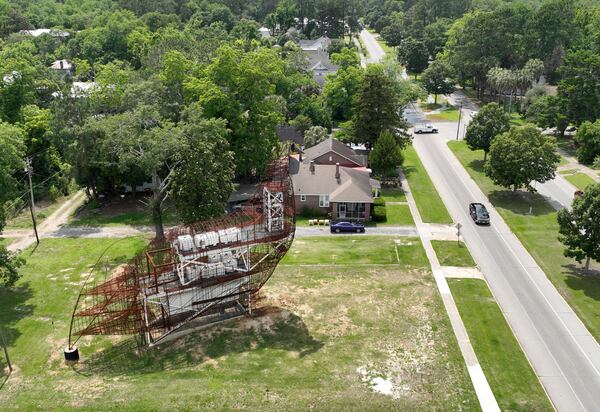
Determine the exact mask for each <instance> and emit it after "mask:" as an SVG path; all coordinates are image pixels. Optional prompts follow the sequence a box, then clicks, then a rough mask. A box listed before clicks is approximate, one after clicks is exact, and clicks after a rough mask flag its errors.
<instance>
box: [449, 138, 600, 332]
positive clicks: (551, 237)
mask: <svg viewBox="0 0 600 412" xmlns="http://www.w3.org/2000/svg"><path fill="white" fill-rule="evenodd" d="M448 146H449V147H450V149H451V150H452V151H453V152H454V154H455V155H456V156H457V158H458V159H459V160H460V162H461V163H462V164H463V166H464V167H465V168H466V169H467V171H468V172H469V175H471V177H472V178H473V180H475V182H476V183H477V184H478V185H479V187H480V188H481V190H482V191H483V192H484V193H485V194H486V195H487V197H488V199H489V200H490V202H491V203H492V204H493V205H494V206H495V207H496V210H498V213H500V215H501V216H502V217H503V218H504V220H505V222H506V223H507V224H508V226H509V227H510V228H511V230H512V231H513V232H514V233H515V235H516V236H517V237H518V238H519V240H520V241H521V242H522V243H523V245H524V246H525V247H526V248H527V250H528V251H529V253H530V254H531V255H532V256H533V258H534V259H535V260H536V262H537V263H538V264H539V265H540V267H541V268H542V270H543V271H544V272H545V273H546V275H547V276H548V278H549V279H550V281H552V283H553V284H554V286H555V287H556V288H557V289H558V291H559V292H560V293H561V294H562V295H563V297H564V298H565V299H566V300H567V302H568V303H569V305H571V307H572V308H573V310H574V311H575V312H576V313H577V315H578V316H579V318H580V319H581V320H582V321H583V322H584V323H585V325H586V326H587V328H588V329H589V331H590V333H591V334H592V335H593V336H594V337H595V338H596V339H597V340H600V316H598V314H599V313H600V281H598V276H600V264H598V263H596V262H593V263H592V269H593V271H592V272H589V273H585V272H584V271H583V270H582V266H581V265H580V264H578V263H577V262H576V261H574V260H573V259H571V258H567V257H565V256H564V254H563V251H564V246H563V245H562V243H560V242H559V241H558V223H557V221H556V214H557V213H556V210H555V209H554V208H553V207H552V206H551V205H550V204H549V203H548V202H547V201H546V200H545V198H544V197H542V196H541V195H539V194H531V193H524V192H520V191H519V192H517V193H513V192H511V191H508V190H505V189H503V188H501V187H499V186H496V185H495V184H494V183H493V182H492V181H491V180H490V179H489V178H488V177H487V176H485V174H484V172H483V161H482V159H483V152H482V151H471V150H469V148H468V147H467V145H466V144H465V143H464V142H450V143H449V144H448ZM530 212H531V213H530Z"/></svg>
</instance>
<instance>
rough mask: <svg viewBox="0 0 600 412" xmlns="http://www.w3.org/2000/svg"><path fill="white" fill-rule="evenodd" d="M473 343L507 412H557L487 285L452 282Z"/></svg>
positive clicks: (463, 281)
mask: <svg viewBox="0 0 600 412" xmlns="http://www.w3.org/2000/svg"><path fill="white" fill-rule="evenodd" d="M448 284H449V285H450V289H451V290H452V295H453V296H454V300H455V302H456V305H457V306H458V310H459V312H460V315H461V318H462V320H463V322H464V324H465V327H466V328H467V333H468V334H469V340H470V341H471V344H472V345H473V349H475V353H476V354H477V359H478V360H479V363H480V364H481V368H482V369H483V372H484V373H485V376H486V378H487V380H488V382H489V383H490V386H491V388H492V392H494V395H495V397H496V400H497V401H498V404H499V406H500V409H501V410H503V411H553V410H554V409H553V408H552V405H551V404H550V401H549V400H548V397H547V396H546V393H545V392H544V389H543V388H542V385H541V384H540V382H539V380H538V378H537V376H536V375H535V373H534V372H533V369H532V368H531V365H530V364H529V362H528V361H527V358H526V357H525V354H524V353H523V351H522V350H521V347H520V346H519V343H518V342H517V340H516V339H515V337H514V335H513V333H512V331H511V329H510V327H509V325H508V323H507V322H506V320H505V318H504V316H503V315H502V312H501V311H500V308H499V307H498V305H497V304H496V302H495V300H494V298H493V296H492V294H491V293H490V291H489V289H488V287H487V285H486V283H485V282H484V281H483V280H479V279H448Z"/></svg>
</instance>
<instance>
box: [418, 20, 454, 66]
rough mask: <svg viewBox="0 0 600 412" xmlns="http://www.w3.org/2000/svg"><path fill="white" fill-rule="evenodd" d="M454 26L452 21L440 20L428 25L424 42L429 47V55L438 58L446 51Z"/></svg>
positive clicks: (424, 33) (424, 34) (424, 32)
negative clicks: (449, 34) (451, 28)
mask: <svg viewBox="0 0 600 412" xmlns="http://www.w3.org/2000/svg"><path fill="white" fill-rule="evenodd" d="M451 25H452V20H450V19H447V18H440V19H438V20H436V21H435V22H433V23H431V24H429V25H427V26H426V27H425V29H424V30H423V42H424V43H425V46H427V50H428V51H429V55H430V56H432V57H434V58H435V57H436V56H437V55H438V54H439V53H441V52H443V51H444V46H445V45H446V41H447V40H448V34H447V33H448V30H449V29H450V26H451Z"/></svg>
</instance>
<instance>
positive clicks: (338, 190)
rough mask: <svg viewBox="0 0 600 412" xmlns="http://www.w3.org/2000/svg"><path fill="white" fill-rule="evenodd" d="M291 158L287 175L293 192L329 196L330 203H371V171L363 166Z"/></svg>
mask: <svg viewBox="0 0 600 412" xmlns="http://www.w3.org/2000/svg"><path fill="white" fill-rule="evenodd" d="M313 166H314V169H313V170H311V163H310V161H309V160H307V159H305V160H304V161H302V162H300V161H299V159H297V158H295V157H291V158H290V174H291V176H292V183H293V185H294V194H296V195H329V201H330V202H338V203H339V202H348V203H373V193H372V188H371V178H370V173H369V171H368V170H367V169H365V168H349V167H342V166H339V178H336V169H337V168H338V166H336V165H317V164H313Z"/></svg>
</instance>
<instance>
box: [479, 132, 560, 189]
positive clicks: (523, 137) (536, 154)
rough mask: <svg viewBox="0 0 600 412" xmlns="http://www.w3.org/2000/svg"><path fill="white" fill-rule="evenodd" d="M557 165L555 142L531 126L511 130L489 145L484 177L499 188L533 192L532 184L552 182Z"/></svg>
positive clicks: (558, 160)
mask: <svg viewBox="0 0 600 412" xmlns="http://www.w3.org/2000/svg"><path fill="white" fill-rule="evenodd" d="M559 162H560V156H559V155H558V153H557V152H556V141H555V140H554V138H552V137H547V136H544V135H542V134H541V133H540V132H539V131H538V130H537V129H536V128H535V127H533V126H523V127H513V128H512V129H510V130H509V131H508V132H505V133H503V134H501V135H499V136H497V137H496V138H495V139H494V141H493V142H492V144H491V147H490V158H489V160H488V161H487V163H486V164H485V173H486V175H487V176H489V177H490V178H491V179H492V181H493V182H494V183H496V184H498V185H500V186H503V187H506V188H512V190H517V189H520V188H522V187H525V188H526V189H527V190H528V191H531V192H534V191H535V187H534V186H533V185H532V183H533V182H540V183H544V182H546V181H548V180H552V179H554V176H555V172H556V167H557V166H558V163H559Z"/></svg>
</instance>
